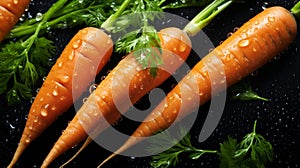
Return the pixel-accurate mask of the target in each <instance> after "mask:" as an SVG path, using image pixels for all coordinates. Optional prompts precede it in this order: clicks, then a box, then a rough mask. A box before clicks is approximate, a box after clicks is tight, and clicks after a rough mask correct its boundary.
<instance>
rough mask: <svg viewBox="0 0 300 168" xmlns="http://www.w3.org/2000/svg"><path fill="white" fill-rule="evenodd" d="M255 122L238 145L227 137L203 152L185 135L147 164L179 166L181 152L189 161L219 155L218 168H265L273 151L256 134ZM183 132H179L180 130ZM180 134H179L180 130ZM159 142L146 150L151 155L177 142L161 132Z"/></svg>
mask: <svg viewBox="0 0 300 168" xmlns="http://www.w3.org/2000/svg"><path fill="white" fill-rule="evenodd" d="M256 123H257V121H255V122H254V126H253V131H252V132H251V133H249V134H247V135H245V136H244V137H243V139H242V141H241V142H239V143H238V141H237V139H234V138H232V137H230V136H229V137H228V139H227V140H226V141H224V142H223V143H221V144H220V149H219V150H203V149H199V148H196V147H194V146H193V145H192V143H191V137H190V134H187V135H186V136H185V137H184V138H183V139H182V140H180V141H179V142H178V143H176V144H175V145H174V146H173V147H171V148H169V149H168V150H166V151H164V152H162V153H159V154H156V155H154V156H152V160H151V162H150V164H151V166H152V167H154V168H168V167H170V166H175V165H176V164H178V163H179V157H180V154H181V153H187V154H188V157H189V158H190V159H193V160H195V159H199V158H200V157H201V156H203V155H204V154H208V153H210V154H216V155H218V156H219V160H220V164H219V167H221V168H235V167H261V168H264V167H265V165H266V164H267V163H268V162H271V161H272V160H273V148H272V145H271V143H270V142H268V141H267V140H266V139H265V138H264V137H263V136H262V135H260V134H257V133H256ZM180 130H182V129H180ZM179 132H181V131H179ZM164 135H165V136H162V138H161V139H159V140H157V141H153V140H152V141H150V143H152V144H153V145H151V146H150V148H149V149H151V151H152V152H153V150H155V149H160V148H161V146H162V145H163V144H164V143H166V141H169V142H170V141H171V142H173V143H174V141H176V139H174V138H173V136H172V135H171V134H170V133H164Z"/></svg>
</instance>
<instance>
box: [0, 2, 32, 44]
mask: <svg viewBox="0 0 300 168" xmlns="http://www.w3.org/2000/svg"><path fill="white" fill-rule="evenodd" d="M29 2H30V0H1V1H0V23H1V25H0V42H1V41H2V40H3V39H4V37H5V35H7V34H8V33H9V31H10V30H11V29H12V28H13V27H14V26H15V24H17V22H18V21H19V18H20V17H21V16H22V14H23V13H24V11H25V9H26V8H27V6H28V5H29Z"/></svg>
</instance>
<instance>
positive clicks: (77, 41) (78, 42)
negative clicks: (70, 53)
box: [72, 40, 81, 49]
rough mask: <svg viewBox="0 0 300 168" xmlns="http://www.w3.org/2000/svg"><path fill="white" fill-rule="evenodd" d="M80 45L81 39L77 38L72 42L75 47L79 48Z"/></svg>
mask: <svg viewBox="0 0 300 168" xmlns="http://www.w3.org/2000/svg"><path fill="white" fill-rule="evenodd" d="M80 45H81V40H76V41H74V42H73V44H72V46H73V48H75V49H76V48H78V47H79V46H80Z"/></svg>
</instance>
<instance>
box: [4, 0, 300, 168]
mask: <svg viewBox="0 0 300 168" xmlns="http://www.w3.org/2000/svg"><path fill="white" fill-rule="evenodd" d="M246 1H247V0H246ZM52 2H53V0H52V1H49V2H38V1H37V0H34V1H33V3H32V4H31V6H30V8H29V12H30V14H31V15H33V16H35V13H36V12H37V11H40V12H44V11H45V10H47V9H48V7H49V6H50V5H51V4H52ZM296 2H297V1H296V0H265V1H260V0H248V1H247V2H245V3H238V4H233V5H231V6H230V7H228V8H227V9H226V10H225V11H223V12H222V13H221V14H220V15H219V16H217V17H216V18H215V19H214V20H213V21H212V22H211V23H210V24H209V25H208V26H207V27H206V28H204V30H203V31H204V32H205V33H206V35H207V36H208V37H209V38H210V39H211V41H212V42H213V43H214V45H215V46H216V45H218V44H219V42H220V41H223V40H225V39H226V37H227V34H228V33H229V32H232V31H233V29H234V28H235V27H240V26H241V25H242V24H243V23H244V22H246V21H247V20H248V19H250V18H251V17H253V16H254V15H256V14H257V13H258V12H260V11H262V10H263V8H264V7H270V6H275V5H279V6H283V7H285V8H287V9H290V8H291V7H292V6H293V5H294V4H296ZM200 10H201V8H188V9H181V10H170V11H169V12H171V13H174V14H177V15H180V16H183V17H186V18H188V19H190V18H192V17H193V16H195V15H196V14H197V13H198V12H199V11H200ZM79 29H80V28H73V29H71V30H68V31H66V30H58V31H55V32H53V34H52V36H51V37H50V38H52V39H53V40H55V41H56V44H57V46H58V51H57V54H56V56H55V57H54V58H56V57H57V56H58V55H59V54H60V52H61V51H62V49H63V47H64V46H65V45H66V44H67V43H68V41H69V40H70V39H71V38H72V36H73V35H74V34H75V33H76V32H77V31H78V30H79ZM66 32H68V33H66ZM299 38H300V37H299V35H298V36H297V37H296V39H295V41H294V42H293V43H292V44H291V45H290V46H289V47H288V48H287V49H286V50H285V51H284V52H282V53H281V54H279V55H278V56H277V57H276V58H277V59H273V60H272V61H270V62H269V63H268V64H267V65H265V66H264V67H262V68H260V69H259V70H258V71H257V72H256V73H255V75H250V76H249V77H248V78H249V79H250V82H251V86H252V87H253V89H254V91H256V92H258V93H259V94H260V95H262V96H263V97H266V98H269V99H270V101H268V102H264V101H238V100H232V99H231V96H232V94H231V93H230V89H229V91H228V95H227V96H228V98H227V101H226V106H225V110H224V112H223V116H222V119H221V121H220V123H219V124H218V127H217V128H216V130H215V131H214V132H213V134H212V135H211V136H210V137H209V138H208V139H207V140H206V141H205V142H203V143H199V142H198V135H199V131H200V130H201V127H202V124H203V122H204V117H205V114H206V113H205V112H203V113H201V114H199V116H198V118H197V121H196V123H195V124H194V126H193V128H192V130H191V135H192V143H193V145H195V146H197V147H199V148H203V149H219V143H221V142H223V141H224V140H226V139H227V137H228V136H232V137H234V138H237V139H238V140H241V138H242V137H243V136H244V135H245V134H247V133H249V132H251V131H252V127H253V123H254V121H255V120H257V122H258V124H257V132H258V133H259V134H262V135H263V136H264V137H265V138H266V139H267V140H269V141H270V142H271V143H272V145H273V148H274V161H273V162H272V163H270V164H268V165H267V167H299V166H300V162H299V160H300V157H299V156H300V155H299V154H300V152H299V150H300V145H299V144H300V143H299V141H300V135H299V133H300V115H299V113H300V104H299V102H300V58H299V56H300V51H299V50H300V39H299ZM194 47H197V46H196V45H194ZM200 47H201V46H200ZM54 60H55V59H54ZM188 62H190V63H193V57H190V59H189V60H188ZM112 66H113V63H112V62H111V63H110V64H108V66H107V67H106V68H105V69H104V70H103V74H105V73H106V72H107V70H109V69H111V68H112ZM103 74H102V75H103ZM100 75H101V74H100ZM39 82H40V85H41V82H42V81H39ZM167 84H168V82H166V83H165V84H164V85H167ZM40 85H38V86H40ZM162 87H163V86H162ZM37 88H38V87H37ZM30 105H31V103H30V101H29V100H28V101H27V100H24V101H22V102H21V103H20V104H18V105H15V106H11V107H9V106H7V104H6V101H5V99H4V96H1V98H0V144H1V147H0V166H1V167H6V166H7V165H8V163H9V162H10V160H11V158H12V156H13V153H14V152H15V149H16V147H17V144H18V142H19V139H20V137H21V134H22V131H23V128H24V126H25V122H26V116H27V113H28V111H29V108H30ZM207 106H208V105H204V106H203V107H201V108H200V111H205V109H206V108H207ZM74 114H75V110H74V108H70V110H69V111H68V112H67V113H65V114H64V115H63V116H61V117H59V119H58V120H57V121H56V122H55V123H54V124H53V125H52V126H51V127H50V128H49V129H47V130H46V131H45V132H44V134H42V135H41V136H40V137H39V138H38V139H36V140H35V141H34V142H33V143H32V144H31V145H30V146H29V148H28V149H27V150H26V151H25V152H24V153H23V155H22V156H21V158H20V159H19V161H18V163H17V164H16V166H15V167H18V168H19V167H20V168H23V167H24V168H27V167H28V168H30V167H39V166H40V165H41V163H42V161H43V159H44V158H45V157H46V155H47V154H48V152H49V150H50V149H51V147H52V145H53V144H54V142H55V141H56V140H57V138H58V137H59V136H60V135H61V131H62V130H63V129H65V127H66V125H67V123H68V121H69V120H71V119H72V116H73V115H74ZM127 123H130V122H128V121H126V120H125V121H123V122H121V123H119V125H118V127H120V128H121V129H132V130H133V128H134V126H135V125H134V124H127ZM76 149H78V147H74V148H73V149H72V150H70V151H68V152H66V153H65V154H64V155H62V156H61V157H59V158H58V159H57V160H55V162H53V164H52V165H51V167H59V165H61V164H62V163H63V162H65V161H66V160H67V159H68V158H70V157H71V156H72V154H74V152H76ZM110 154H111V153H110V152H109V151H106V150H105V149H103V148H101V147H100V146H98V145H97V144H95V143H92V144H90V146H89V147H88V148H87V149H86V150H85V151H83V152H82V153H81V154H80V156H79V157H77V159H76V160H74V161H73V162H72V163H71V164H70V165H69V166H68V167H96V166H97V165H98V164H99V163H100V162H101V161H102V160H103V159H104V158H105V157H107V156H108V155H110ZM149 160H150V157H144V158H129V157H124V156H117V157H116V158H114V160H112V161H110V162H108V163H107V164H106V165H105V167H120V165H121V166H122V167H150V165H149ZM218 163H219V161H218V158H217V157H215V156H214V155H204V156H203V157H201V158H200V159H198V160H190V159H188V158H187V157H186V156H185V155H182V156H181V157H180V163H179V164H178V166H177V167H218ZM87 165H90V166H87ZM117 165H119V166H117Z"/></svg>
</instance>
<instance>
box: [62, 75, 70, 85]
mask: <svg viewBox="0 0 300 168" xmlns="http://www.w3.org/2000/svg"><path fill="white" fill-rule="evenodd" d="M60 80H61V82H63V83H67V82H69V81H70V77H69V76H68V75H64V76H62V77H61V79H60Z"/></svg>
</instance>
